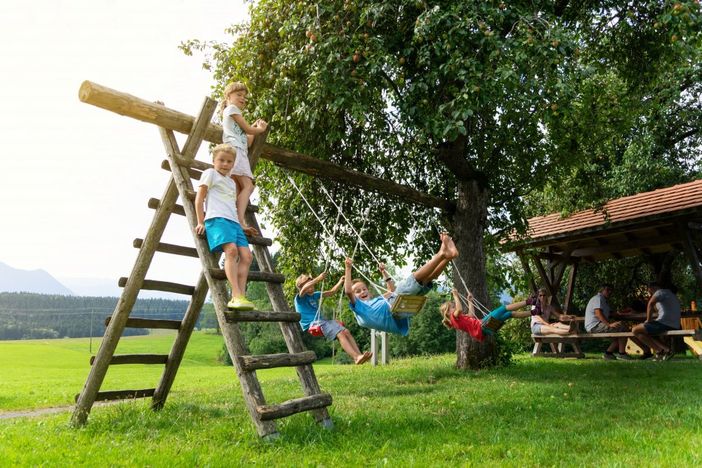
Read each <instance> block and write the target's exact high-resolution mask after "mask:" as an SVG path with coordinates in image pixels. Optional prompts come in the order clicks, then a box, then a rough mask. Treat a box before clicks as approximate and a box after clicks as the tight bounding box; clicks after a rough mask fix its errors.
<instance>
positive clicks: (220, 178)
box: [195, 144, 254, 310]
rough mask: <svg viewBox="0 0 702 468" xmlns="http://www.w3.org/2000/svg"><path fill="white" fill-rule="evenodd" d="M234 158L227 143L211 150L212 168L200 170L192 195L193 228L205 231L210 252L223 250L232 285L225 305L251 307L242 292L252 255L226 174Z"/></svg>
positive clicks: (232, 149)
mask: <svg viewBox="0 0 702 468" xmlns="http://www.w3.org/2000/svg"><path fill="white" fill-rule="evenodd" d="M236 158H237V151H236V150H235V149H234V148H232V147H231V146H229V145H227V144H221V145H217V146H215V147H214V149H213V150H212V164H213V165H214V169H207V170H205V172H203V173H202V176H201V177H200V186H199V187H198V189H197V195H196V196H195V212H196V213H197V226H195V232H196V233H197V234H203V233H205V234H207V243H208V245H209V247H210V251H211V252H215V253H217V252H224V271H225V273H226V274H227V279H228V280H229V283H230V284H231V286H232V299H231V300H230V301H229V303H228V304H227V307H228V308H230V309H236V310H252V309H253V308H254V304H253V303H252V302H249V301H248V300H247V299H246V297H244V292H245V291H246V279H247V277H248V275H249V267H250V266H251V261H252V259H253V257H252V256H251V250H249V242H248V241H247V240H246V236H245V235H244V231H242V229H241V226H240V225H239V218H238V217H237V213H236V184H235V183H234V181H233V180H232V179H231V177H229V173H230V172H231V170H232V167H233V166H234V164H235V163H234V161H235V160H236ZM205 205H207V206H205ZM237 257H238V259H239V261H238V263H237Z"/></svg>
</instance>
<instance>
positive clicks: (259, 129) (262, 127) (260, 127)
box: [230, 114, 268, 135]
mask: <svg viewBox="0 0 702 468" xmlns="http://www.w3.org/2000/svg"><path fill="white" fill-rule="evenodd" d="M230 117H231V118H232V119H234V122H236V124H237V125H238V126H239V127H241V129H242V130H243V131H244V133H247V134H249V135H259V134H261V133H263V132H265V131H266V128H268V123H267V122H266V121H265V120H262V119H258V120H257V121H256V123H255V124H253V125H249V124H248V123H247V122H246V119H244V116H243V115H241V114H231V115H230Z"/></svg>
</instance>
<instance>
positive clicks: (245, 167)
mask: <svg viewBox="0 0 702 468" xmlns="http://www.w3.org/2000/svg"><path fill="white" fill-rule="evenodd" d="M248 94H249V90H248V88H247V87H246V85H245V84H244V83H241V82H236V83H229V84H228V85H227V87H226V88H224V101H222V103H221V104H220V111H221V112H222V129H223V135H222V140H224V143H228V144H229V145H230V146H232V147H234V148H235V149H236V161H235V163H234V167H233V168H232V173H231V176H232V178H233V179H234V180H235V181H236V184H237V186H238V187H239V193H238V194H237V197H236V211H237V216H238V217H239V222H240V223H241V227H242V229H243V230H244V232H245V233H247V234H249V235H255V234H257V232H256V230H255V229H254V228H253V227H250V226H248V225H247V224H246V221H245V220H244V213H245V212H246V206H247V205H248V204H249V198H250V197H251V193H253V190H254V181H253V173H252V172H251V164H250V163H249V156H248V147H249V145H250V144H251V143H253V136H254V135H259V134H261V133H263V132H264V131H265V130H266V128H267V127H268V124H267V123H266V121H265V120H261V119H258V120H257V121H256V122H254V124H253V125H249V124H248V123H247V122H246V120H245V119H244V117H243V116H242V115H241V111H242V110H243V109H244V108H245V107H246V96H247V95H248Z"/></svg>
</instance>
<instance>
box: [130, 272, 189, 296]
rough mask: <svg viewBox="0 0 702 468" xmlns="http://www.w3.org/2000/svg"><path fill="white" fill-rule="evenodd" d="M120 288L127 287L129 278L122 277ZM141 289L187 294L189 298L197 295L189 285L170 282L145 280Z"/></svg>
mask: <svg viewBox="0 0 702 468" xmlns="http://www.w3.org/2000/svg"><path fill="white" fill-rule="evenodd" d="M117 284H118V285H119V287H120V288H123V287H125V286H126V285H127V278H126V277H124V276H123V277H121V278H120V279H119V281H118V282H117ZM141 289H148V290H153V291H165V292H172V293H176V294H185V295H187V296H192V295H193V293H195V287H194V286H188V285H187V284H179V283H171V282H169V281H156V280H147V279H145V280H144V282H143V284H142V285H141Z"/></svg>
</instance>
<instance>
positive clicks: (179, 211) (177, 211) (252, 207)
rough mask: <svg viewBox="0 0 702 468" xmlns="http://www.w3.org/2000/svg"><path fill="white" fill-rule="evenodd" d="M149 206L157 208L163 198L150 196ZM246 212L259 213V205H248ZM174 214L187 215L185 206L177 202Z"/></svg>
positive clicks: (153, 208)
mask: <svg viewBox="0 0 702 468" xmlns="http://www.w3.org/2000/svg"><path fill="white" fill-rule="evenodd" d="M147 204H148V206H149V208H151V209H152V210H155V209H157V208H158V207H159V206H161V200H159V199H158V198H149V202H148V203H147ZM246 212H247V213H258V206H257V205H251V204H249V206H247V207H246ZM173 214H177V215H181V216H185V208H183V205H179V204H177V203H176V204H175V205H174V206H173Z"/></svg>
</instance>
